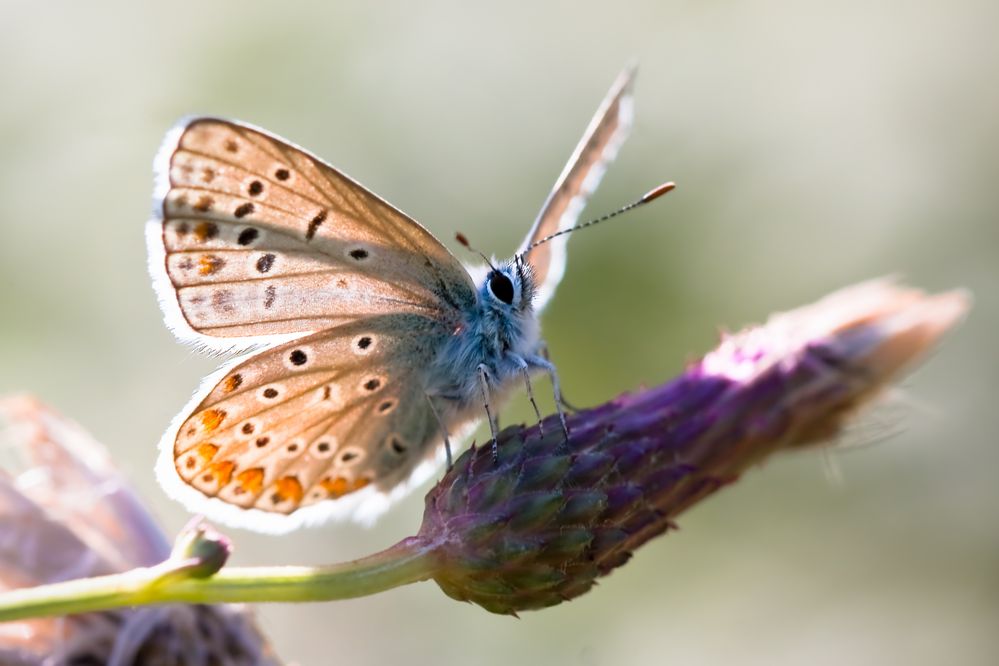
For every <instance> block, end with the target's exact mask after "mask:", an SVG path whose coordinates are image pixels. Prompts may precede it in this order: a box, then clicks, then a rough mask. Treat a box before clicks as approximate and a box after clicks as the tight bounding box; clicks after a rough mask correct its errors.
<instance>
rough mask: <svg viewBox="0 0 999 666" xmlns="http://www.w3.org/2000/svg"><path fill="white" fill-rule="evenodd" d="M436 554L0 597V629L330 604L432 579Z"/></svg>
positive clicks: (400, 553)
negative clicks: (179, 610) (219, 606)
mask: <svg viewBox="0 0 999 666" xmlns="http://www.w3.org/2000/svg"><path fill="white" fill-rule="evenodd" d="M434 550H435V546H434V544H432V543H428V542H427V541H425V540H422V539H418V538H415V537H411V538H408V539H403V540H402V541H400V542H399V543H397V544H395V545H394V546H391V547H390V548H387V549H386V550H383V551H381V552H379V553H375V554H373V555H369V556H367V557H363V558H361V559H358V560H353V561H352V562H344V563H341V564H334V565H329V566H322V567H294V566H282V567H230V568H224V569H222V570H221V571H219V572H218V573H217V574H215V575H214V576H211V577H210V578H191V577H187V578H178V577H176V576H169V575H167V576H165V575H164V569H163V568H162V567H159V566H157V567H147V568H140V569H133V570H131V571H126V572H124V573H120V574H112V575H110V576H100V577H96V578H85V579H81V580H71V581H66V582H63V583H55V584H52V585H42V586H39V587H33V588H25V589H18V590H11V591H9V592H6V593H3V594H0V622H10V621H12V620H20V619H24V618H34V617H42V616H50V615H67V614H71V613H86V612H91V611H98V610H107V609H110V608H120V607H123V606H146V605H154V604H164V603H172V602H186V603H199V604H208V603H242V602H255V601H332V600H336V599H351V598H354V597H361V596H366V595H369V594H375V593H377V592H383V591H385V590H389V589H392V588H394V587H399V586H401V585H407V584H409V583H416V582H419V581H423V580H427V579H429V578H431V577H432V576H433V575H434V573H435V572H436V569H437V566H438V563H437V559H436V558H435V557H434Z"/></svg>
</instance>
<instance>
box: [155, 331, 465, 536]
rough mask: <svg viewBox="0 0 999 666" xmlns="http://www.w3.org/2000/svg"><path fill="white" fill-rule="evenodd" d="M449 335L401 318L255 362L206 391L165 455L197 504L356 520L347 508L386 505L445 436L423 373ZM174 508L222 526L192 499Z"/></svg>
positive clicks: (314, 338) (303, 341)
mask: <svg viewBox="0 0 999 666" xmlns="http://www.w3.org/2000/svg"><path fill="white" fill-rule="evenodd" d="M446 335H447V331H444V330H442V329H441V327H440V325H439V323H438V322H436V321H433V320H430V319H427V318H425V317H422V316H420V315H412V314H394V315H384V316H381V317H375V318H371V319H368V320H366V321H363V322H354V323H350V324H344V325H341V326H337V327H335V328H333V329H330V330H326V331H321V332H319V333H316V334H313V335H309V336H306V337H304V338H300V339H298V340H293V341H291V342H287V343H284V344H282V345H279V346H277V347H274V348H272V349H268V350H266V351H263V352H261V353H258V354H255V355H253V356H252V357H250V358H249V359H247V360H245V361H243V362H242V363H239V364H238V365H235V366H234V367H231V368H229V369H227V370H225V371H224V372H223V373H222V374H221V375H220V376H218V377H215V378H213V379H212V380H211V383H210V384H209V385H207V386H206V387H205V388H206V391H205V392H203V393H202V395H201V396H198V397H196V399H195V402H194V404H192V405H190V406H189V408H188V409H186V410H185V411H184V412H183V413H184V414H187V415H188V416H187V417H186V418H184V419H183V420H181V421H179V422H178V423H177V424H176V427H175V428H174V429H172V431H171V432H168V433H167V436H166V439H165V440H164V442H163V454H164V455H168V456H169V458H170V464H171V467H172V468H173V470H174V471H175V474H176V477H177V478H178V479H179V480H181V481H182V482H183V484H185V485H186V486H188V489H193V490H196V491H197V495H200V496H201V497H200V499H201V500H204V499H207V498H214V499H215V500H216V502H215V503H214V504H218V503H219V502H221V503H223V504H225V505H229V507H228V508H232V507H239V508H240V509H243V510H246V509H254V510H256V512H264V513H277V514H289V513H291V512H294V511H296V510H298V509H300V507H307V508H305V509H303V511H312V512H313V513H315V514H316V515H317V516H318V515H320V514H322V515H323V517H324V518H325V517H326V515H328V514H331V513H333V514H336V513H343V512H342V511H340V510H339V508H338V507H337V506H334V505H336V504H343V505H346V506H350V507H351V508H353V506H352V505H351V504H350V503H349V502H347V500H348V499H349V498H348V497H347V496H350V495H352V494H354V493H356V492H357V491H361V490H362V489H366V490H367V491H368V492H371V491H374V492H376V493H381V494H385V493H388V492H389V491H390V490H392V489H393V488H395V487H396V486H398V485H399V484H400V483H401V482H402V481H405V480H406V479H407V478H408V477H410V475H411V473H412V472H413V470H414V469H415V468H416V467H417V466H418V465H419V464H420V463H422V462H424V461H426V460H428V459H429V458H430V457H432V455H433V454H434V453H435V452H436V451H437V449H438V445H439V444H440V443H441V440H442V437H441V433H440V428H439V426H438V424H437V421H436V420H435V418H434V416H433V413H432V412H431V411H430V409H429V406H428V403H427V401H426V397H425V396H424V393H423V387H422V385H421V384H420V382H419V378H418V372H419V371H420V370H421V369H422V368H423V367H424V366H425V364H426V363H427V362H428V360H429V359H430V358H432V355H433V354H434V353H435V352H436V350H437V349H439V345H440V344H441V343H442V341H443V338H444V337H445V336H446ZM452 425H456V424H452ZM341 498H343V499H341ZM179 499H182V500H185V501H188V504H189V505H191V506H192V508H195V509H197V510H199V511H205V512H206V513H209V514H210V515H211V514H213V513H214V514H215V515H219V513H218V512H215V511H213V510H212V509H213V507H212V503H209V504H208V505H207V506H202V505H201V503H199V501H198V500H199V498H197V497H195V498H194V501H190V500H192V496H191V493H190V492H187V490H183V491H181V492H180V493H179ZM334 500H336V501H334ZM319 504H325V505H326V506H324V507H320V506H310V505H319ZM244 512H245V511H244ZM256 512H250V513H251V514H252V513H256ZM231 515H233V514H232V512H229V516H226V515H225V514H224V513H223V514H222V515H221V519H222V520H226V518H227V517H231ZM253 520H254V519H253V518H247V519H240V520H238V521H236V522H238V523H247V522H250V523H251V524H252V523H253ZM265 520H266V519H265ZM228 522H234V521H232V520H229V521H228ZM253 527H255V528H259V527H260V525H258V524H253ZM264 529H267V527H266V526H265V527H264ZM276 529H280V527H278V528H276Z"/></svg>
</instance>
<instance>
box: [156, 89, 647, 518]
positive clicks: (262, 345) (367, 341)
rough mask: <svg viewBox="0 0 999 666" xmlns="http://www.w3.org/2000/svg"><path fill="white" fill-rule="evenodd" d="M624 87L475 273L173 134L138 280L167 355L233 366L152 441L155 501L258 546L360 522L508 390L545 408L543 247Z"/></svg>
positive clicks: (588, 178) (196, 132)
mask: <svg viewBox="0 0 999 666" xmlns="http://www.w3.org/2000/svg"><path fill="white" fill-rule="evenodd" d="M632 77H633V71H631V70H628V71H626V72H624V73H623V74H622V75H621V76H620V77H619V78H618V80H617V81H616V82H615V84H614V87H612V89H611V91H610V93H609V94H608V96H607V97H606V98H605V100H604V103H603V104H602V105H601V107H600V109H598V111H597V115H596V117H595V118H594V120H593V121H592V122H591V124H590V127H589V128H588V129H587V132H586V134H585V135H584V137H583V140H582V141H581V142H580V145H579V146H578V147H577V149H576V152H575V153H574V154H573V156H572V158H571V159H570V161H569V164H568V165H567V166H566V168H565V170H564V171H563V173H562V175H561V177H560V178H559V181H558V182H557V183H556V186H555V189H554V190H553V192H552V194H551V195H550V196H549V199H548V201H547V202H546V203H545V206H544V207H543V208H542V212H541V213H540V214H539V216H538V219H537V220H536V221H535V224H534V226H533V228H532V229H531V231H530V233H529V234H528V236H527V238H526V239H525V241H524V244H523V245H522V249H521V251H520V252H519V253H518V254H517V255H516V256H515V257H514V259H513V260H511V261H509V262H506V263H501V264H498V265H496V266H493V265H492V264H490V266H489V268H488V269H481V270H476V269H466V268H465V267H464V266H463V265H462V264H461V263H460V262H459V261H458V260H457V259H456V258H455V257H454V255H452V254H451V253H450V252H449V251H448V250H447V248H445V247H444V245H443V244H441V243H440V242H439V241H438V240H437V239H436V238H434V236H433V235H432V234H431V233H430V232H429V231H427V230H426V229H425V228H424V227H422V226H421V225H419V224H418V223H417V222H416V221H414V220H413V219H411V218H409V217H408V216H406V215H405V214H404V213H402V212H401V211H399V210H398V209H396V208H394V207H393V206H391V205H390V204H388V203H387V202H385V201H384V200H382V199H380V198H379V197H377V196H376V195H374V194H373V193H371V192H370V191H369V190H367V189H366V188H364V187H362V186H361V185H360V184H358V183H357V182H355V181H353V180H351V179H350V178H348V177H347V176H345V175H344V174H343V173H342V172H340V171H338V170H336V169H335V168H333V167H332V166H330V165H328V164H326V163H325V162H323V161H322V160H320V159H319V158H318V157H315V156H314V155H312V154H310V153H308V152H307V151H305V150H303V149H301V148H299V147H297V146H295V145H293V144H291V143H289V142H287V141H285V140H283V139H280V138H278V137H276V136H274V135H271V134H269V133H267V132H265V131H263V130H260V129H258V128H256V127H253V126H251V125H246V124H243V123H238V122H235V121H230V120H225V119H218V118H193V119H185V120H183V121H181V122H180V123H179V124H178V125H177V126H176V127H175V129H174V130H171V132H170V133H168V135H167V138H166V139H165V140H164V143H163V147H162V148H161V151H160V153H159V155H158V157H157V160H156V165H155V167H156V174H157V176H156V185H155V191H154V205H153V216H152V219H150V221H149V222H148V224H147V227H146V239H147V247H148V250H149V266H150V272H151V275H152V277H153V281H154V286H155V288H156V291H157V294H158V296H159V300H160V304H161V306H162V308H163V311H164V317H165V320H166V322H167V324H168V326H169V327H170V328H171V329H173V330H174V332H175V333H176V334H177V336H178V337H180V338H181V339H182V340H185V341H188V342H192V343H195V344H197V345H198V346H200V347H201V348H203V349H207V350H209V351H211V352H216V353H227V352H247V353H244V355H242V356H239V357H237V358H235V359H233V360H232V361H230V362H228V363H226V364H225V365H223V367H221V368H220V369H219V371H218V372H216V373H214V374H213V375H211V376H210V377H208V378H206V379H205V381H204V382H203V383H202V385H201V387H200V388H199V389H198V391H197V392H196V393H195V395H194V396H193V397H192V398H191V400H190V402H189V403H188V405H187V406H186V407H185V408H184V409H183V410H182V411H181V412H180V413H179V414H178V415H177V417H176V418H175V419H174V421H173V423H172V424H171V426H170V427H169V428H168V429H167V431H166V433H165V434H164V436H163V439H162V440H161V456H160V462H159V464H158V467H157V472H158V476H159V479H160V481H161V483H162V484H163V485H164V486H165V487H166V489H167V490H168V492H169V493H170V494H172V495H174V496H175V497H176V498H178V499H180V500H181V501H183V502H184V503H185V504H186V505H187V506H188V507H189V508H190V509H191V510H194V511H198V512H201V513H205V514H207V515H209V517H211V518H213V519H215V520H219V521H221V522H225V523H228V524H231V525H235V526H242V527H248V528H251V529H256V530H260V531H270V532H285V531H288V530H290V529H293V528H295V527H297V526H299V525H302V524H314V523H319V522H323V521H325V520H328V519H330V518H354V519H358V520H361V521H366V520H370V519H371V518H373V517H374V516H376V515H378V514H379V513H381V512H382V511H384V510H385V509H386V508H387V507H388V506H389V505H390V504H391V503H392V502H393V501H395V500H396V499H398V498H399V497H401V496H403V495H404V494H406V493H407V492H408V491H409V490H410V489H412V488H413V487H414V486H416V485H417V484H419V483H421V482H422V481H423V480H424V479H425V478H427V476H429V475H430V474H431V473H433V471H434V469H436V467H437V466H438V465H439V463H440V461H441V459H442V457H443V455H442V454H443V448H442V444H446V443H447V441H448V437H449V436H450V437H454V438H456V439H458V438H460V437H462V436H463V435H464V434H466V433H467V432H468V431H469V429H470V428H474V426H475V425H476V424H477V422H478V421H479V419H480V418H481V417H482V416H483V411H485V413H486V415H487V416H488V418H489V421H490V425H491V426H493V430H494V432H495V418H494V416H495V413H496V412H495V410H496V408H497V407H498V404H499V403H500V402H502V401H503V399H504V398H505V397H506V396H507V395H508V394H509V393H510V391H511V390H513V389H514V388H516V387H517V386H525V387H526V389H527V391H528V395H529V397H530V398H531V401H532V403H534V399H533V395H532V394H531V384H530V377H531V376H532V375H533V374H535V373H538V372H544V373H546V374H547V375H548V376H549V378H550V379H551V380H552V383H553V388H554V393H555V397H556V405H558V400H559V390H558V378H557V375H556V373H555V368H554V366H553V365H552V364H551V363H550V362H549V361H548V360H547V359H546V358H545V354H544V353H543V349H544V344H543V342H542V340H541V333H540V327H539V323H538V315H539V313H540V312H541V311H542V309H543V308H544V306H545V304H546V303H547V301H548V300H549V299H550V297H551V295H552V293H553V292H554V289H555V286H556V285H557V283H558V281H559V280H560V279H561V276H562V271H563V269H564V262H565V236H561V237H559V238H555V239H554V240H553V241H552V242H547V241H548V240H549V239H548V238H547V237H548V236H550V235H551V234H553V233H555V232H558V231H559V230H564V229H567V228H568V227H571V226H572V225H573V224H574V223H575V220H576V217H577V216H578V214H579V211H580V210H581V208H582V204H583V203H584V202H585V200H586V198H587V197H588V195H589V194H590V192H591V191H592V190H593V188H594V187H595V186H596V183H597V182H598V181H599V178H600V176H601V174H602V173H603V170H604V168H605V166H606V164H607V162H608V161H609V160H610V159H612V158H613V157H614V154H615V153H616V151H617V149H618V147H619V145H620V143H621V142H622V141H623V139H624V136H625V135H626V133H627V130H628V129H629V127H630V121H631V115H630V114H631V103H630V100H631V97H630V85H631V81H632ZM469 270H472V271H473V272H476V273H478V274H479V275H480V279H479V280H477V281H476V280H473V278H472V276H471V275H470V274H469ZM535 409H537V407H536V405H535ZM539 418H540V415H539ZM563 427H564V423H563ZM494 441H495V439H494Z"/></svg>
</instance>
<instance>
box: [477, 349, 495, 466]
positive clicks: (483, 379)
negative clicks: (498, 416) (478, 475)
mask: <svg viewBox="0 0 999 666" xmlns="http://www.w3.org/2000/svg"><path fill="white" fill-rule="evenodd" d="M478 371H479V386H481V387H482V400H483V403H484V405H485V408H486V418H487V419H489V429H490V430H491V431H492V433H493V462H496V461H497V460H499V441H498V440H497V435H498V433H497V432H496V430H497V427H496V420H495V419H494V418H493V410H492V407H490V405H489V381H488V377H489V370H488V369H487V368H486V365H485V363H480V364H479V367H478Z"/></svg>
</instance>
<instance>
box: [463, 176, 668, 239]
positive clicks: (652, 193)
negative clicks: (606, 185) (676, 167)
mask: <svg viewBox="0 0 999 666" xmlns="http://www.w3.org/2000/svg"><path fill="white" fill-rule="evenodd" d="M675 187H676V183H672V182H670V183H663V184H662V185H660V186H659V187H654V188H652V189H651V190H649V191H648V192H646V193H645V194H643V195H642V196H641V198H640V199H638V200H636V201H633V202H631V203H630V204H628V205H627V206H622V207H621V208H618V209H617V210H616V211H614V212H613V213H607V214H606V215H604V216H603V217H598V218H597V219H595V220H590V221H589V222H583V223H582V224H577V225H575V226H573V227H569V228H568V229H562V230H561V231H556V232H555V233H553V234H551V235H549V236H545V237H544V238H542V239H540V240H536V241H534V242H533V243H531V244H530V245H528V246H527V247H526V248H524V251H523V252H522V253H521V254H527V253H528V252H530V251H531V250H533V249H534V248H536V247H537V246H539V245H542V244H544V243H547V242H548V241H550V240H551V239H553V238H558V237H559V236H562V235H564V234H567V233H569V232H570V231H578V230H579V229H585V228H586V227H592V226H593V225H594V224H600V223H601V222H606V221H607V220H609V219H611V218H612V217H617V216H618V215H620V214H621V213H627V212H628V211H629V210H632V209H635V208H638V207H639V206H644V205H645V204H647V203H649V202H651V201H655V200H656V199H658V198H659V197H661V196H662V195H664V194H666V193H667V192H671V191H672V190H673V189H674V188H675ZM459 235H460V234H459ZM458 240H459V242H461V239H460V238H459V239H458ZM466 247H468V246H467V245H466Z"/></svg>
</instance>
